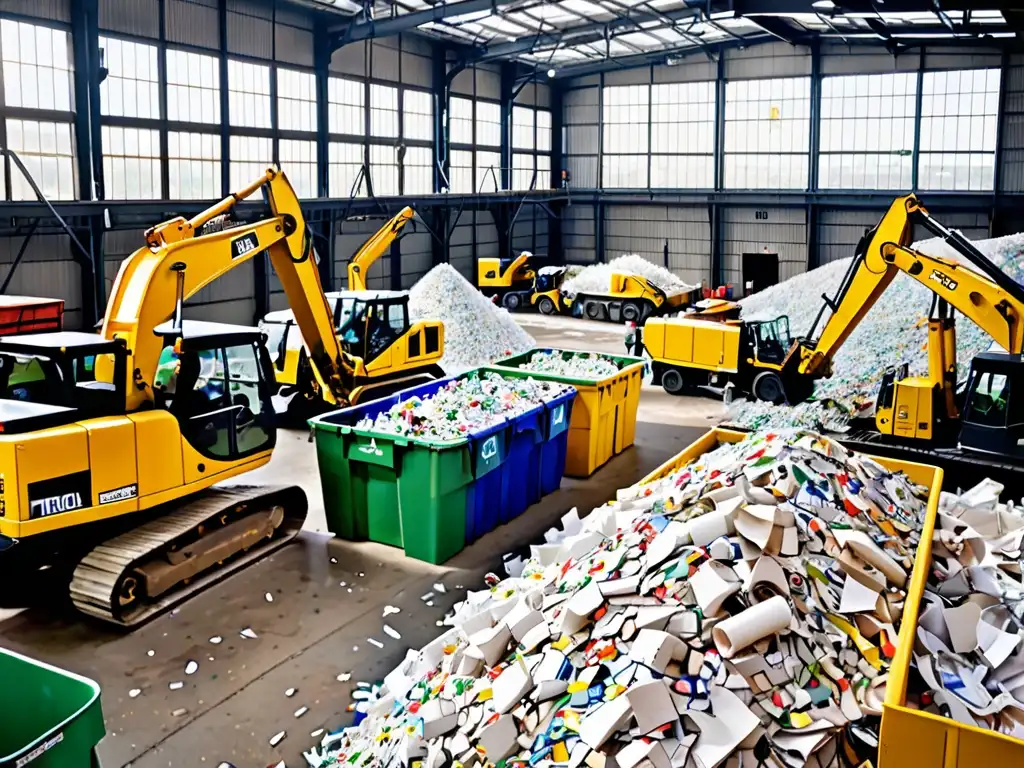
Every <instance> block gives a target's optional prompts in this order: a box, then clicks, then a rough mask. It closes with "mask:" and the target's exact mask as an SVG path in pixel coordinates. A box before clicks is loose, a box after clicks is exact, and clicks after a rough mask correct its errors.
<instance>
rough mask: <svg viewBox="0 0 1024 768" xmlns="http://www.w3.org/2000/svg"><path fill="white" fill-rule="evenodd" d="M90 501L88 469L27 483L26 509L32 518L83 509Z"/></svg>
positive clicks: (90, 483)
mask: <svg viewBox="0 0 1024 768" xmlns="http://www.w3.org/2000/svg"><path fill="white" fill-rule="evenodd" d="M91 501H92V478H91V477H90V475H89V470H85V471H83V472H74V473H72V474H70V475H64V476H62V477H51V478H48V479H47V480H37V481H36V482H34V483H29V484H28V509H29V518H30V519H32V520H36V519H39V518H41V517H49V516H50V515H57V514H60V513H62V512H71V511H72V510H75V509H84V508H85V507H87V506H89V504H90V503H91Z"/></svg>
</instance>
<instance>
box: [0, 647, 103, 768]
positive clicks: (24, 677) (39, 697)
mask: <svg viewBox="0 0 1024 768" xmlns="http://www.w3.org/2000/svg"><path fill="white" fill-rule="evenodd" d="M0 680H2V681H3V682H2V683H0V690H2V693H0V768H99V765H100V762H99V759H98V758H97V757H96V750H95V747H96V745H97V744H99V742H100V739H102V738H103V736H104V735H105V734H106V728H105V727H104V725H103V712H102V710H101V709H100V687H99V686H98V685H97V684H96V683H94V682H93V681H92V680H88V679H86V678H84V677H79V676H78V675H75V674H72V673H71V672H66V671H65V670H63V669H58V668H57V667H51V666H50V665H49V664H44V663H42V662H41V661H35V660H33V659H30V658H28V657H26V656H22V655H21V654H18V653H14V652H13V651H8V650H4V649H3V648H0Z"/></svg>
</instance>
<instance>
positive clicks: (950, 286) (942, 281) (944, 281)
mask: <svg viewBox="0 0 1024 768" xmlns="http://www.w3.org/2000/svg"><path fill="white" fill-rule="evenodd" d="M928 279H929V280H934V281H935V282H936V283H938V284H939V285H941V286H942V287H943V288H945V289H946V290H947V291H955V290H956V287H957V285H959V283H957V281H956V280H954V279H953V278H951V277H950V276H949V275H947V274H944V273H942V272H939V270H937V269H933V270H932V273H931V274H930V275H928Z"/></svg>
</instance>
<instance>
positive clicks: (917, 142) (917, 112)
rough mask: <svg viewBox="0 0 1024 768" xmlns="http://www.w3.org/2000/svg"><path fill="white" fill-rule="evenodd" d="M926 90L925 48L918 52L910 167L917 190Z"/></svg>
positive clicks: (911, 178) (911, 182)
mask: <svg viewBox="0 0 1024 768" xmlns="http://www.w3.org/2000/svg"><path fill="white" fill-rule="evenodd" d="M922 90H924V48H922V49H921V51H920V53H919V54H918V64H917V98H916V100H915V102H914V149H913V156H912V157H911V167H910V188H911V189H912V190H913V191H914V192H917V190H918V188H919V187H918V182H919V181H920V177H919V176H918V165H920V162H919V161H920V159H921V91H922Z"/></svg>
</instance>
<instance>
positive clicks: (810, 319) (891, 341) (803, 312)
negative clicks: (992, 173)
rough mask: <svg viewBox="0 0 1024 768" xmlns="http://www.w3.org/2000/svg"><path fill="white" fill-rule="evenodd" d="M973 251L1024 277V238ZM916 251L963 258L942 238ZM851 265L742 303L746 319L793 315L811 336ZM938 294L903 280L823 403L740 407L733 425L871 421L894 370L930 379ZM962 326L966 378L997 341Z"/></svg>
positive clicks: (854, 339)
mask: <svg viewBox="0 0 1024 768" xmlns="http://www.w3.org/2000/svg"><path fill="white" fill-rule="evenodd" d="M974 245H975V246H976V247H977V248H978V249H979V250H981V251H982V252H983V253H984V254H986V255H987V256H988V257H989V258H990V259H991V260H992V261H993V262H995V264H997V265H999V266H1001V267H1002V268H1003V270H1004V271H1005V272H1006V273H1007V274H1009V275H1010V276H1011V277H1012V278H1014V279H1015V280H1018V281H1020V280H1021V279H1022V278H1024V259H1022V254H1024V234H1016V235H1009V236H1007V237H997V238H993V239H991V240H977V241H975V242H974ZM913 247H914V248H915V249H917V250H919V251H921V252H923V253H927V254H930V255H933V256H942V257H945V258H957V255H956V253H955V252H954V251H953V250H952V249H950V248H949V246H947V245H946V244H945V243H944V242H943V241H941V240H938V239H931V240H924V241H921V242H918V243H915V244H914V245H913ZM851 260H852V258H850V259H841V260H839V261H834V262H831V263H830V264H826V265H825V266H823V267H819V268H818V269H815V270H813V271H811V272H806V273H804V274H801V275H797V276H796V277H793V278H791V279H789V280H787V281H785V282H784V283H780V284H778V285H775V286H772V287H771V288H768V289H766V290H764V291H761V292H760V293H757V294H755V295H753V296H750V297H749V298H746V299H743V300H741V301H740V305H741V306H742V307H743V315H742V316H743V317H744V318H746V319H752V320H764V319H768V318H775V317H778V316H779V315H788V316H789V326H790V331H791V333H792V334H793V335H794V336H798V335H806V334H809V333H810V332H811V326H812V324H813V323H814V319H815V318H816V317H817V315H818V312H819V310H820V309H821V308H822V306H823V305H824V302H823V301H822V299H821V296H822V294H826V295H828V296H829V297H830V298H831V297H832V296H834V295H835V292H836V289H837V288H838V287H839V284H840V283H841V282H842V279H843V275H845V273H846V271H847V269H848V268H849V266H850V262H851ZM933 295H934V294H933V293H932V292H931V291H929V290H928V289H927V288H925V287H924V286H922V285H920V284H919V283H918V282H917V281H915V280H914V279H913V278H911V277H908V276H907V275H902V274H901V275H897V276H896V279H895V280H893V282H892V285H890V286H889V288H888V289H887V290H886V291H885V293H883V294H882V296H881V298H880V299H879V300H878V302H877V303H876V304H875V306H874V307H873V308H872V309H871V311H870V312H868V314H867V315H866V316H865V318H864V320H862V321H861V323H860V325H859V326H857V329H856V330H855V331H854V332H853V333H852V334H851V335H850V338H849V339H847V340H846V343H845V344H843V346H842V347H841V348H840V349H839V351H838V353H836V356H835V359H834V361H833V374H832V377H831V378H829V379H822V380H821V381H819V382H817V383H816V384H815V387H814V393H815V399H816V400H817V401H819V402H817V403H811V404H805V405H803V406H801V407H799V408H797V409H795V410H794V409H792V408H789V407H786V406H779V407H775V406H766V405H765V404H764V403H751V402H748V401H738V402H737V403H736V404H735V405H734V407H733V411H732V413H731V414H730V416H731V418H730V421H732V422H733V423H736V424H740V425H742V426H745V427H749V428H759V427H774V428H779V427H783V426H801V427H807V428H827V429H831V428H835V427H837V426H838V427H841V426H842V425H843V424H844V423H845V421H846V419H847V417H848V415H849V414H854V413H858V414H863V415H871V413H872V410H871V406H872V405H873V403H874V398H875V396H876V395H877V394H878V386H879V383H880V380H881V377H882V374H883V373H884V372H885V369H886V367H887V366H898V365H900V364H901V363H904V362H907V363H909V364H910V374H911V375H923V374H925V373H927V370H928V351H927V350H928V347H927V341H928V324H927V319H928V311H929V309H930V308H931V302H932V296H933ZM827 317H828V314H827V312H826V315H825V317H824V318H823V319H822V322H821V323H819V325H818V328H817V329H816V330H817V332H818V333H820V332H821V327H822V324H823V323H824V321H825V319H827ZM956 323H957V326H956V332H957V363H958V365H959V372H960V375H961V377H965V376H966V374H967V371H968V369H969V366H970V361H971V358H973V357H974V356H975V355H977V354H979V353H980V352H984V351H986V350H987V349H989V347H990V345H991V339H990V338H989V337H988V335H987V334H985V333H984V332H983V331H982V330H981V329H980V328H978V326H976V325H975V324H974V323H972V322H971V321H970V320H967V319H966V318H964V317H963V316H962V315H958V316H957V318H956Z"/></svg>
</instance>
